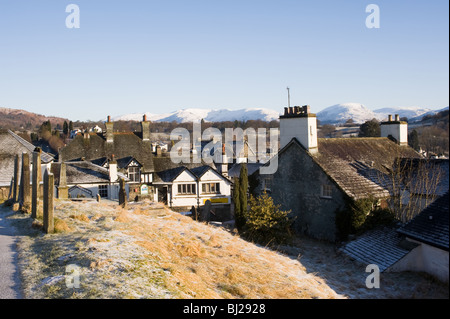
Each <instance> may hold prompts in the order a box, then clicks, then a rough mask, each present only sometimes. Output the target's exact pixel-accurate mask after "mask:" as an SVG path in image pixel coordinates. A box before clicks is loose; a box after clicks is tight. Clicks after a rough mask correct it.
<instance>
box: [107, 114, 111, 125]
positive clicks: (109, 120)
mask: <svg viewBox="0 0 450 319" xmlns="http://www.w3.org/2000/svg"><path fill="white" fill-rule="evenodd" d="M107 122H108V123H109V122H111V116H110V115H108V120H107Z"/></svg>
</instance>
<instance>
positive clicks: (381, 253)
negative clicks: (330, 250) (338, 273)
mask: <svg viewBox="0 0 450 319" xmlns="http://www.w3.org/2000/svg"><path fill="white" fill-rule="evenodd" d="M403 239H404V238H403V236H401V235H400V234H398V233H397V232H396V230H395V229H393V228H387V227H386V228H383V229H376V230H372V231H368V232H366V233H364V234H363V235H361V236H360V237H359V238H357V239H355V240H353V241H351V242H349V243H347V244H346V245H345V246H343V247H342V248H340V251H341V252H343V253H345V254H346V255H348V256H350V257H351V258H353V259H355V260H357V261H359V262H361V263H363V264H365V265H370V264H375V265H377V266H378V268H379V269H380V271H381V272H383V271H385V270H386V269H388V268H389V267H390V266H392V265H393V264H395V263H396V262H397V261H399V260H400V259H401V258H403V257H404V256H405V255H406V254H407V253H409V252H410V250H409V249H406V248H403V247H402V246H401V242H402V241H403Z"/></svg>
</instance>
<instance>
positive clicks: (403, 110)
mask: <svg viewBox="0 0 450 319" xmlns="http://www.w3.org/2000/svg"><path fill="white" fill-rule="evenodd" d="M374 112H375V113H376V114H377V115H379V119H380V120H385V119H387V118H388V116H389V114H392V115H394V114H398V115H400V117H407V118H408V120H410V119H413V118H417V119H420V118H422V117H423V116H424V115H425V114H427V113H430V112H436V113H437V112H439V111H433V110H431V109H428V108H423V107H419V106H404V107H386V108H382V109H377V110H375V111H374ZM433 114H435V113H433Z"/></svg>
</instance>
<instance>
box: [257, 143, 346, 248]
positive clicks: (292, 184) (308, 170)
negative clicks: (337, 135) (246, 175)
mask: <svg viewBox="0 0 450 319" xmlns="http://www.w3.org/2000/svg"><path fill="white" fill-rule="evenodd" d="M259 180H260V181H259V186H258V187H257V189H256V191H257V192H261V191H262V188H264V185H263V184H264V182H262V181H264V180H265V181H266V182H268V183H269V185H266V188H269V189H270V195H271V197H272V198H273V201H274V203H275V204H277V205H278V204H280V205H281V209H282V210H285V211H288V210H291V215H292V216H293V217H295V218H296V219H295V221H294V229H295V230H296V231H297V232H298V233H300V234H307V235H309V236H311V237H314V238H318V239H325V240H329V241H335V240H336V239H337V231H336V225H335V215H336V212H337V211H339V210H342V209H344V208H345V206H346V202H345V200H344V195H343V193H342V191H341V190H340V189H339V188H338V187H337V186H336V185H335V184H334V183H333V182H331V181H330V179H329V177H328V176H327V175H326V174H325V173H324V172H323V170H322V169H321V168H320V167H319V166H318V165H317V164H316V163H315V162H314V161H313V160H312V158H311V157H310V156H309V155H308V154H307V153H306V151H305V150H304V149H303V148H302V147H301V146H299V145H298V144H295V143H294V144H292V145H291V146H290V147H288V148H287V149H286V150H285V151H284V152H282V153H281V154H279V158H278V169H277V171H276V173H275V174H273V175H260V176H259ZM323 184H328V185H331V198H323V197H322V196H321V186H322V185H323Z"/></svg>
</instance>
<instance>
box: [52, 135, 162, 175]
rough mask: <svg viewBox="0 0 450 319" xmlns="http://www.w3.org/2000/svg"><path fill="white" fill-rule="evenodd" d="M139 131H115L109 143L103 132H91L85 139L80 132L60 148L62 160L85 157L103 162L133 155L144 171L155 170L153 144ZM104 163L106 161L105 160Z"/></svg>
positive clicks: (88, 159)
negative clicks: (104, 159)
mask: <svg viewBox="0 0 450 319" xmlns="http://www.w3.org/2000/svg"><path fill="white" fill-rule="evenodd" d="M138 135H139V134H137V133H131V132H130V133H118V132H115V133H114V142H113V143H107V142H106V139H105V138H104V137H103V135H102V134H96V133H89V138H88V139H85V138H84V136H83V134H78V135H77V136H76V137H75V138H74V139H73V140H72V141H71V142H70V143H69V144H68V145H67V146H66V147H64V148H62V149H61V150H60V156H61V161H64V162H66V161H73V160H77V159H81V158H84V159H85V160H87V161H96V162H97V163H101V162H102V159H103V158H107V159H111V158H112V155H114V157H115V158H116V159H122V158H126V157H133V158H134V159H136V160H137V161H138V162H139V163H140V164H141V165H142V172H143V173H147V172H153V171H154V167H153V153H152V150H151V144H150V143H147V142H144V141H142V139H141V138H140V137H139V136H138ZM103 163H104V162H103Z"/></svg>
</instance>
